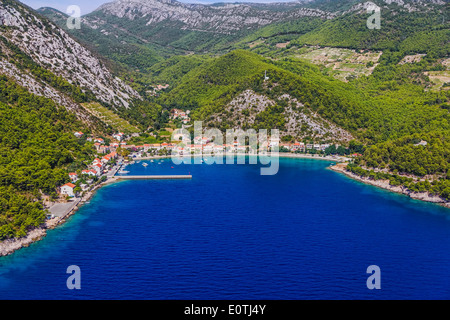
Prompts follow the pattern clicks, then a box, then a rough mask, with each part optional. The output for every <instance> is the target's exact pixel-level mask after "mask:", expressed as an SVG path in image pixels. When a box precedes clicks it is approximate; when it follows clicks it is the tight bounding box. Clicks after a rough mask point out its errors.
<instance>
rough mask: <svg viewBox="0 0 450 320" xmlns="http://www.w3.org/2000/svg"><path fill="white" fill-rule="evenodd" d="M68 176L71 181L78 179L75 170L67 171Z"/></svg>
mask: <svg viewBox="0 0 450 320" xmlns="http://www.w3.org/2000/svg"><path fill="white" fill-rule="evenodd" d="M69 178H70V180H71V181H72V182H76V181H77V180H78V174H77V173H76V172H71V173H69Z"/></svg>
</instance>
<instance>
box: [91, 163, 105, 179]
mask: <svg viewBox="0 0 450 320" xmlns="http://www.w3.org/2000/svg"><path fill="white" fill-rule="evenodd" d="M92 169H93V170H95V172H96V175H97V176H100V175H101V174H102V171H103V165H102V164H101V163H96V164H94V165H92Z"/></svg>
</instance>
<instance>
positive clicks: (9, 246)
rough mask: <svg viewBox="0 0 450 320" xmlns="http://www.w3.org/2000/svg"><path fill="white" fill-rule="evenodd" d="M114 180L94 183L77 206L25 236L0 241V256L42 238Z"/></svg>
mask: <svg viewBox="0 0 450 320" xmlns="http://www.w3.org/2000/svg"><path fill="white" fill-rule="evenodd" d="M115 181H117V180H115V179H114V178H110V179H108V180H107V181H105V182H103V183H101V184H98V185H96V186H95V187H94V188H93V189H92V190H90V191H89V192H87V193H86V194H85V196H84V197H83V198H82V199H81V201H80V203H79V204H78V205H77V206H75V207H74V208H72V209H71V210H70V211H69V212H67V214H65V215H64V216H63V217H62V218H53V219H49V220H46V221H45V223H44V224H43V225H42V226H41V227H39V228H36V229H33V230H31V231H30V232H29V233H28V234H27V235H26V236H25V237H22V238H14V239H8V240H4V241H2V242H0V257H2V256H7V255H10V254H12V253H13V252H15V251H16V250H19V249H21V248H26V247H29V246H30V245H31V244H32V243H34V242H36V241H39V240H41V239H43V238H44V237H45V236H46V235H47V230H50V229H54V228H56V227H57V226H58V225H60V224H62V223H64V222H65V221H66V220H67V219H68V218H69V217H70V216H72V215H73V214H75V212H76V211H77V210H78V209H79V208H80V207H81V206H82V204H83V203H85V202H87V201H89V200H90V199H91V198H92V196H93V195H94V194H95V191H96V190H98V189H99V188H101V187H102V186H104V185H106V184H110V183H112V182H115Z"/></svg>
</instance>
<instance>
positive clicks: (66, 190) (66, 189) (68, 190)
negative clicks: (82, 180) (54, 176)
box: [60, 183, 76, 197]
mask: <svg viewBox="0 0 450 320" xmlns="http://www.w3.org/2000/svg"><path fill="white" fill-rule="evenodd" d="M75 187H76V186H75V185H74V184H73V183H66V184H65V185H63V186H61V188H60V190H61V194H62V195H66V196H69V197H75V193H74V192H73V189H74V188H75Z"/></svg>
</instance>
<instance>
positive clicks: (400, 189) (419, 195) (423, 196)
mask: <svg viewBox="0 0 450 320" xmlns="http://www.w3.org/2000/svg"><path fill="white" fill-rule="evenodd" d="M347 164H348V163H338V164H336V165H333V166H330V167H328V168H329V169H330V170H333V171H335V172H339V173H342V174H345V175H346V176H347V177H349V178H351V179H354V180H357V181H359V182H362V183H365V184H370V185H372V186H375V187H378V188H381V189H385V190H387V191H390V192H395V193H398V194H403V195H406V196H408V197H410V198H411V199H414V200H420V201H424V202H430V203H435V204H438V205H440V206H442V207H444V208H448V209H450V201H446V200H445V199H443V198H441V197H439V196H436V195H431V194H430V193H428V192H412V191H410V190H408V189H407V188H405V187H404V186H391V185H390V183H389V180H372V179H370V178H362V177H360V176H358V175H357V174H354V173H352V172H350V171H347V170H346V169H345V167H346V166H347Z"/></svg>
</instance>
